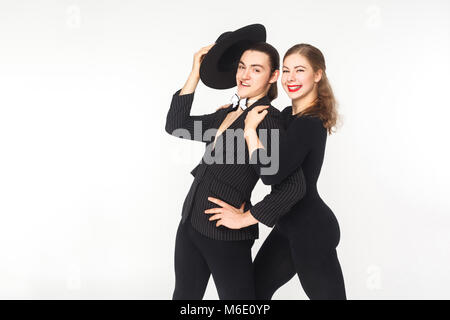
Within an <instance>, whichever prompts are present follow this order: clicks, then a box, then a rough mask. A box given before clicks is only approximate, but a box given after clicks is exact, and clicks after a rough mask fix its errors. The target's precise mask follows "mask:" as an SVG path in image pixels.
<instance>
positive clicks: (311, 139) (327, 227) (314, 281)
mask: <svg viewBox="0 0 450 320" xmlns="http://www.w3.org/2000/svg"><path fill="white" fill-rule="evenodd" d="M282 68H283V69H282V72H283V74H282V77H281V83H282V85H283V88H284V89H285V91H286V93H287V94H288V95H289V97H290V98H291V100H292V106H290V107H287V108H285V109H284V110H283V111H282V119H283V122H284V126H285V128H286V130H281V133H282V134H281V135H280V168H279V170H278V172H277V173H276V174H275V175H271V176H268V177H266V179H265V180H264V181H265V182H268V183H269V184H276V183H280V182H281V181H283V179H286V177H288V176H289V174H291V173H292V172H294V170H296V169H297V168H299V167H300V166H301V167H302V168H303V171H304V174H305V179H306V194H305V196H304V198H303V199H302V200H300V201H299V202H298V203H297V204H296V205H295V206H294V207H293V208H292V209H291V211H290V212H289V213H287V214H286V215H284V216H283V217H282V218H281V219H280V220H279V221H278V223H277V224H276V226H275V228H274V229H273V230H272V232H271V233H270V234H269V236H268V237H267V239H266V240H265V241H264V243H263V245H262V247H261V249H260V250H259V252H258V254H257V256H256V258H255V261H254V266H255V283H256V297H257V298H258V299H271V297H272V296H273V294H274V293H275V291H276V290H277V289H278V288H280V287H281V286H282V285H284V284H285V283H286V282H288V281H289V280H290V279H291V278H292V277H294V276H295V275H296V274H297V276H298V277H299V280H300V282H301V284H302V286H303V289H304V290H305V293H306V294H307V295H308V297H309V298H310V299H336V300H337V299H339V300H341V299H346V293H345V285H344V278H343V275H342V271H341V267H340V264H339V260H338V257H337V253H336V247H337V245H338V243H339V239H340V230H339V224H338V221H337V219H336V217H335V215H334V214H333V212H332V211H331V209H330V208H329V207H328V206H327V205H326V204H325V202H324V201H323V200H322V199H321V197H320V195H319V193H318V191H317V186H316V183H317V179H318V178H319V174H320V170H321V166H322V163H323V158H324V153H325V144H326V138H327V133H329V134H331V132H332V129H333V128H334V126H335V124H336V118H337V112H336V107H335V106H336V102H335V99H334V95H333V91H332V89H331V86H330V84H329V82H328V78H327V76H326V73H325V59H324V57H323V54H322V53H321V52H320V50H319V49H317V48H316V47H314V46H311V45H309V44H299V45H295V46H293V47H292V48H290V49H289V50H288V51H287V52H286V54H285V56H284V59H283V66H282ZM265 108H266V106H258V107H256V108H255V109H253V110H252V111H251V112H249V113H248V115H247V117H246V119H245V135H246V141H247V145H248V148H249V153H250V154H251V155H252V157H253V156H254V155H257V154H259V153H264V152H265V150H264V148H263V147H262V148H261V146H260V145H259V141H258V140H259V139H258V134H257V132H256V128H257V126H258V125H259V123H260V122H261V121H262V120H263V119H264V117H265V114H261V111H262V110H264V109H265ZM227 206H228V207H229V204H227ZM215 210H216V211H215V212H220V209H215ZM207 212H209V211H207ZM221 215H223V214H221ZM221 215H216V216H217V219H219V221H220V219H221ZM226 215H227V216H236V217H237V218H236V219H238V218H239V216H238V215H235V214H234V212H233V211H230V210H228V211H227V212H226ZM229 219H230V218H229ZM236 219H235V220H236ZM224 224H225V225H227V221H225V222H224ZM236 225H240V223H239V222H235V223H234V226H236ZM242 225H245V224H244V223H242Z"/></svg>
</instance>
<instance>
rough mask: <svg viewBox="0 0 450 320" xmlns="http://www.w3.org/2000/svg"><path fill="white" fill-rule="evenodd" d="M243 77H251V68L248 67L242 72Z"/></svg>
mask: <svg viewBox="0 0 450 320" xmlns="http://www.w3.org/2000/svg"><path fill="white" fill-rule="evenodd" d="M242 79H250V70H249V69H246V70H245V71H244V73H243V74H242Z"/></svg>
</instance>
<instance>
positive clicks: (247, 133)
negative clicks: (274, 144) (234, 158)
mask: <svg viewBox="0 0 450 320" xmlns="http://www.w3.org/2000/svg"><path fill="white" fill-rule="evenodd" d="M255 135H256V136H257V135H258V134H257V133H256V128H253V127H244V138H246V137H250V136H255Z"/></svg>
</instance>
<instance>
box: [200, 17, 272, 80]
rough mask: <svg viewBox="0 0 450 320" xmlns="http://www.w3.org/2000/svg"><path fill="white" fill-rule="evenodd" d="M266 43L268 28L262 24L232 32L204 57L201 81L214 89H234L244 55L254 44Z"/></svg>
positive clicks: (201, 67) (201, 66)
mask: <svg viewBox="0 0 450 320" xmlns="http://www.w3.org/2000/svg"><path fill="white" fill-rule="evenodd" d="M265 41H266V28H265V27H264V26H263V25H262V24H252V25H249V26H245V27H243V28H240V29H238V30H236V31H233V32H231V33H230V35H228V36H227V37H226V38H225V39H224V40H223V41H220V42H219V43H216V44H215V45H214V46H213V47H212V48H211V49H210V50H209V51H208V53H207V54H206V55H205V56H204V58H203V61H202V64H201V65H200V79H201V80H202V82H203V83H204V84H205V85H206V86H208V87H210V88H213V89H229V88H233V87H234V86H236V68H237V64H238V62H239V58H240V57H241V55H242V53H244V51H245V50H247V48H249V47H250V46H251V45H252V44H254V43H257V42H265Z"/></svg>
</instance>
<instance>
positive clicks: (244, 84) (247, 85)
mask: <svg viewBox="0 0 450 320" xmlns="http://www.w3.org/2000/svg"><path fill="white" fill-rule="evenodd" d="M241 85H243V86H246V87H250V85H249V84H246V83H243V82H241Z"/></svg>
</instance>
